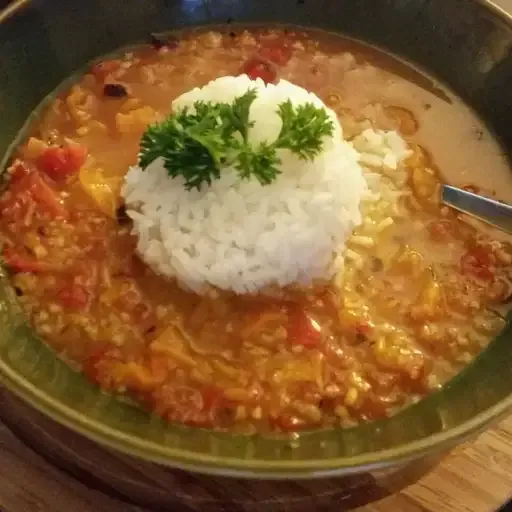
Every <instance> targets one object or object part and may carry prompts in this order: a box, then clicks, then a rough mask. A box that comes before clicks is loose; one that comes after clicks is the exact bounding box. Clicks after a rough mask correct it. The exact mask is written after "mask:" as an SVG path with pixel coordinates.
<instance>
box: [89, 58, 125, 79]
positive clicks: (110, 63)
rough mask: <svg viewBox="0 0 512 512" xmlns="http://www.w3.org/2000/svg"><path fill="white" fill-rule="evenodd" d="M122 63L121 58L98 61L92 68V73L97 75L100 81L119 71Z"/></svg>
mask: <svg viewBox="0 0 512 512" xmlns="http://www.w3.org/2000/svg"><path fill="white" fill-rule="evenodd" d="M120 65H121V62H120V61H119V60H106V61H104V62H98V63H97V64H94V66H93V67H92V68H91V73H92V74H93V75H94V76H95V78H96V80H98V82H103V81H104V80H105V78H107V76H109V75H110V74H112V73H114V72H115V71H117V70H118V69H119V66H120Z"/></svg>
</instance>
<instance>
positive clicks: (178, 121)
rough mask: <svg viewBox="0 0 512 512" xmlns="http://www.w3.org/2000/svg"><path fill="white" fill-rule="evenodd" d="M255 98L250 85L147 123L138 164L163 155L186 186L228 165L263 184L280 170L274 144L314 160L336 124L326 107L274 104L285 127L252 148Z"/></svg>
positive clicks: (210, 177) (203, 180)
mask: <svg viewBox="0 0 512 512" xmlns="http://www.w3.org/2000/svg"><path fill="white" fill-rule="evenodd" d="M255 99H256V91H255V90H254V89H251V90H249V91H247V92H246V93H245V94H244V95H243V96H240V97H238V98H236V99H235V100H234V102H233V103H232V104H228V103H206V102H202V101H199V102H196V103H194V111H195V112H191V111H190V110H189V109H183V110H181V111H180V112H178V113H177V114H172V115H171V116H169V117H168V118H167V119H166V120H165V121H163V122H162V123H157V124H153V125H151V126H150V127H149V128H148V129H147V131H146V132H145V133H144V135H143V136H142V139H141V142H140V157H139V165H140V166H141V167H142V169H146V167H148V165H149V164H151V162H153V161H154V160H156V159H157V158H163V159H164V166H165V168H166V169H167V171H168V172H169V175H170V176H172V177H173V178H175V177H177V176H183V178H184V179H185V187H186V188H187V190H190V189H193V188H196V189H200V188H201V185H202V184H203V183H206V184H207V185H211V183H212V181H213V180H214V179H218V178H219V177H220V172H221V168H222V166H226V165H232V166H233V167H235V168H236V169H237V171H238V172H239V174H240V176H241V177H242V178H243V179H250V178H252V177H254V178H256V179H257V180H259V182H260V183H262V184H263V185H266V184H269V183H271V182H272V181H273V180H275V179H276V177H277V175H278V174H280V172H281V171H280V170H279V165H280V163H281V160H280V159H279V156H278V154H277V150H278V149H288V150H290V151H292V152H293V153H295V154H296V155H298V156H299V158H301V159H303V160H313V159H314V158H315V157H316V156H317V155H318V154H319V153H320V152H321V150H322V145H323V137H325V136H332V133H333V130H334V126H333V123H332V120H331V119H330V118H329V116H328V115H327V112H326V111H325V109H323V108H318V107H315V106H314V105H313V104H312V103H306V104H303V105H299V106H298V107H294V106H293V105H292V103H291V101H289V100H288V101H286V102H284V103H281V104H280V105H279V108H278V114H279V116H280V117H281V120H282V122H283V126H282V129H281V132H280V134H279V136H278V137H277V139H276V140H275V141H274V142H273V143H272V144H268V143H261V144H259V145H257V146H256V147H253V146H251V145H250V144H249V142H248V140H247V135H248V131H249V128H250V127H251V126H252V123H250V122H249V110H250V108H251V105H252V103H253V101H254V100H255Z"/></svg>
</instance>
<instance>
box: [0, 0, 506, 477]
mask: <svg viewBox="0 0 512 512" xmlns="http://www.w3.org/2000/svg"><path fill="white" fill-rule="evenodd" d="M13 3H16V4H18V9H11V10H10V11H9V12H6V11H4V14H3V19H2V21H1V24H0V76H2V82H1V83H0V119H1V120H2V124H1V128H0V154H1V155H2V157H4V155H5V158H4V166H5V163H6V161H7V159H8V156H9V146H10V145H11V144H12V141H13V140H14V139H15V138H16V136H17V134H18V132H19V131H20V129H21V128H22V126H23V124H24V123H25V122H26V120H27V118H28V117H29V116H30V114H31V112H32V111H33V110H34V108H35V107H36V106H37V105H38V104H39V103H40V101H41V100H42V99H43V98H44V97H45V96H46V95H47V94H49V93H50V92H51V91H52V90H54V88H55V87H56V86H57V85H58V84H59V83H60V82H62V80H64V79H65V78H67V77H68V76H69V75H71V74H72V73H73V72H75V71H76V70H77V69H79V68H80V67H82V66H83V65H85V64H86V63H87V62H88V61H90V60H91V59H93V58H95V57H98V56H100V55H102V54H105V53H108V52H110V51H112V50H115V49H116V48H118V47H121V46H123V45H126V44H131V43H135V42H137V41H143V40H145V38H146V37H147V34H148V33H149V32H162V31H168V30H173V29H179V28H183V27H187V26H197V25H202V24H226V23H234V24H242V25H243V24H247V23H261V22H263V23H283V24H294V25H302V26H309V27H315V28H323V29H326V30H330V31H333V32H338V33H342V34H344V35H347V36H349V37H353V38H356V39H358V40H361V41H363V42H366V43H370V44H373V45H376V46H378V47H381V48H383V49H386V50H388V51H389V52H391V53H393V54H395V55H397V56H400V57H402V58H404V59H406V60H407V61H409V62H412V63H413V64H415V65H417V66H418V67H420V68H423V69H425V70H427V71H428V72H429V73H430V74H431V75H433V76H436V77H437V78H439V79H440V80H441V81H442V82H444V83H446V84H447V85H449V86H450V87H451V88H452V89H453V90H455V92H456V93H458V94H459V95H460V96H461V97H462V98H464V99H465V100H466V101H467V102H468V103H469V104H470V105H471V106H472V107H474V109H475V110H476V111H477V112H478V113H479V114H480V115H481V116H482V117H483V118H484V119H485V120H486V121H487V123H488V124H489V126H490V128H491V129H492V130H493V131H494V132H495V133H496V134H497V136H498V137H499V138H500V139H501V141H502V143H503V145H504V146H505V148H506V149H507V150H510V149H512V88H511V87H510V83H511V80H512V54H511V53H510V48H511V46H512V20H511V19H509V18H508V17H507V15H505V13H503V12H502V11H500V10H499V9H498V8H496V7H495V6H493V5H492V4H491V3H490V2H485V1H477V0H472V1H469V0H468V1H465V2H462V1H460V0H443V1H442V2H431V1H429V0H414V1H411V0H380V1H378V2H377V1H375V0H315V1H314V2H313V1H309V0H280V1H279V2H276V1H275V0H210V1H208V0H109V1H108V2H105V1H102V0H89V1H88V2H69V1H66V0H52V1H51V2H50V1H48V2H42V1H41V2H30V1H23V0H22V1H18V2H13ZM489 172H492V169H489ZM511 336H512V328H511V326H510V324H509V326H508V327H507V328H506V329H505V331H504V332H503V333H502V334H501V335H500V336H499V337H498V338H497V339H495V340H494V341H493V342H492V344H491V345H490V346H489V348H488V349H487V350H486V351H485V352H483V353H482V354H481V356H480V357H478V358H477V360H476V361H475V362H474V363H473V364H472V365H471V366H470V367H469V368H467V370H465V371H464V372H463V373H462V374H460V375H459V376H458V377H456V378H455V379H454V380H452V381H451V382H450V383H449V384H448V385H447V386H446V387H445V388H444V389H443V390H442V391H441V392H439V393H437V394H433V395H431V396H430V397H429V398H427V399H426V400H423V401H422V402H420V403H418V404H416V405H414V406H411V407H409V408H408V409H406V410H404V411H403V412H402V413H401V414H399V415H397V416H395V417H393V418H391V419H389V420H385V421H379V422H374V423H370V424H366V425H362V426H359V427H357V428H353V429H348V430H333V431H315V432H311V433H305V434H302V435H301V436H300V437H299V438H298V439H294V440H293V441H291V440H290V439H289V438H282V437H278V436H277V437H273V438H269V437H262V436H249V437H248V436H243V435H234V434H223V433H214V432H212V431H209V430H203V429H192V428H185V427H181V426H170V425H168V424H164V423H163V422H162V421H161V420H159V419H157V418H155V417H153V416H150V415H148V414H146V413H145V412H143V411H142V410H140V409H138V408H136V407H135V406H132V405H130V404H129V403H124V402H121V401H118V400H116V399H114V398H112V397H109V396H108V395H105V394H103V393H101V392H100V390H99V389H98V388H96V387H95V386H93V385H92V384H89V383H88V382H87V381H86V380H85V379H84V378H83V377H82V376H81V375H80V374H78V373H76V372H74V371H73V370H71V369H70V368H69V367H68V366H67V365H65V364H64V363H63V362H61V361H60V360H59V359H58V358H57V357H55V355H54V354H53V352H52V351H51V350H50V349H48V348H47V347H46V346H45V345H43V344H42V343H41V342H40V341H39V340H38V339H37V338H36V336H35V335H34V333H33V332H32V331H31V329H30V328H29V327H28V326H27V324H26V323H25V320H24V318H23V316H22V314H21V312H20V309H19V307H18V306H17V304H16V300H15V297H14V294H13V292H12V290H11V288H10V286H9V283H8V279H7V277H6V275H5V273H2V272H1V271H0V378H1V382H2V383H3V384H4V385H5V386H6V387H7V388H8V389H10V390H12V391H13V392H15V393H17V394H18V395H20V396H21V397H22V398H23V399H25V400H26V401H27V402H29V403H30V404H32V405H33V406H34V407H36V408H38V409H39V410H41V411H43V412H44V413H46V414H48V415H50V416H51V417H53V418H54V419H56V420H57V421H59V422H61V423H63V424H65V425H67V426H69V427H71V428H72V429H74V430H76V431H78V432H81V433H82V434H84V435H86V436H88V437H90V438H92V439H94V440H96V441H99V442H101V443H103V444H106V445H107V446H110V447H112V448H115V449H119V450H122V451H124V452H127V453H130V454H132V455H136V456H140V457H142V458H145V459H147V460H152V461H155V462H160V463H164V464H168V465H172V466H175V467H181V468H185V469H192V470H195V471H202V472H214V473H219V474H228V475H234V474H236V475H238V476H248V477H289V476H295V477H311V476H323V475H327V474H339V473H343V472H350V471H360V470H363V469H368V468H370V467H381V466H386V465H390V464H393V463H396V462H399V461H402V460H406V459H411V458H414V457H418V456H420V455H422V454H425V453H426V452H428V451H432V450H435V449H437V450H441V449H444V448H447V447H449V446H450V445H453V444H454V443H456V442H460V441H461V440H462V439H464V438H466V437H467V436H470V435H472V434H474V433H476V432H478V431H479V430H480V429H482V428H483V427H485V426H486V425H488V424H489V422H491V421H492V420H495V419H496V418H497V417H499V416H500V415H502V414H504V413H505V412H506V410H507V408H508V407H509V405H511V404H512V378H511V377H512V350H510V338H511Z"/></svg>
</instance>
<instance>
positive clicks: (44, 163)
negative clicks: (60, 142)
mask: <svg viewBox="0 0 512 512" xmlns="http://www.w3.org/2000/svg"><path fill="white" fill-rule="evenodd" d="M86 158H87V149H86V148H85V147H83V146H81V145H80V144H70V145H69V146H66V147H63V148H61V147H58V146H52V147H50V148H48V149H46V150H45V151H43V153H42V154H41V156H40V157H39V158H38V160H37V164H38V166H39V168H40V169H41V170H43V171H44V172H45V173H46V174H47V175H48V176H50V178H53V179H54V180H57V181H58V180H62V179H66V178H68V177H69V176H73V175H74V174H76V173H77V172H78V171H79V170H80V168H81V167H82V166H83V165H84V163H85V160H86Z"/></svg>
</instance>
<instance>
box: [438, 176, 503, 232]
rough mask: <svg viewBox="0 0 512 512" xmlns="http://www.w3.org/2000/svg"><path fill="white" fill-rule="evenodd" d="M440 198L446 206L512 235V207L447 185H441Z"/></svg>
mask: <svg viewBox="0 0 512 512" xmlns="http://www.w3.org/2000/svg"><path fill="white" fill-rule="evenodd" d="M442 197H443V202H444V203H445V204H446V205H448V206H451V207H452V208H455V209H456V210H458V211H460V212H462V213H467V214H468V215H471V216H472V217H476V218H477V219H479V220H481V221H483V222H486V223H487V224H490V225H491V226H494V227H496V228H498V229H501V230H502V231H505V232H507V233H509V234H512V206H510V205H508V204H503V203H500V202H498V201H495V200H494V199H489V198H487V197H483V196H479V195H477V194H473V193H471V192H467V191H466V190H461V189H460V188H456V187H451V186H449V185H443V190H442Z"/></svg>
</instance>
